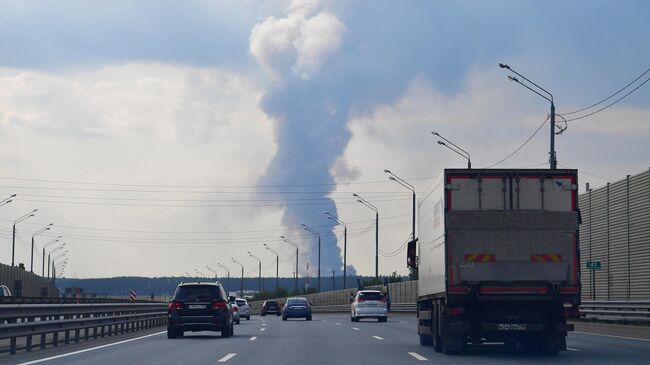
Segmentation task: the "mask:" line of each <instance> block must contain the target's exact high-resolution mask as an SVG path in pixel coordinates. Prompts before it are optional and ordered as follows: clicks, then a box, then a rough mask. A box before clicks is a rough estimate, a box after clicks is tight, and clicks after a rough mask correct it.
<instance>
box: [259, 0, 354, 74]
mask: <svg viewBox="0 0 650 365" xmlns="http://www.w3.org/2000/svg"><path fill="white" fill-rule="evenodd" d="M319 9H320V4H319V2H318V1H295V2H293V3H292V5H291V6H290V7H289V8H288V10H287V12H288V14H287V15H286V17H284V18H275V17H269V18H267V19H266V20H264V21H263V22H261V23H258V24H256V25H255V26H254V27H253V29H252V30H251V35H250V45H249V47H250V51H251V53H252V54H253V55H254V56H255V57H256V58H257V59H258V61H259V62H260V63H262V64H263V65H265V66H266V67H269V68H271V69H273V70H275V71H280V72H288V71H289V70H291V72H292V73H294V74H295V75H297V76H299V77H300V78H302V79H305V80H307V79H309V78H310V76H311V75H312V74H314V73H315V72H318V70H319V69H320V68H321V66H322V64H323V62H325V60H326V59H327V57H328V56H329V55H330V54H332V53H333V52H334V51H336V50H337V49H338V48H339V47H340V45H341V42H342V33H343V30H344V26H343V24H342V23H341V22H340V21H339V20H338V19H337V17H336V16H334V15H332V14H330V13H327V12H324V11H319V12H318V13H316V14H315V15H314V13H315V12H316V11H318V10H319Z"/></svg>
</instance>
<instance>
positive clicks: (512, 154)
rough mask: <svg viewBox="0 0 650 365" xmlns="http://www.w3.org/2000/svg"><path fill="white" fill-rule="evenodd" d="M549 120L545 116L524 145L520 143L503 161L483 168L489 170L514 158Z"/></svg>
mask: <svg viewBox="0 0 650 365" xmlns="http://www.w3.org/2000/svg"><path fill="white" fill-rule="evenodd" d="M549 118H550V115H548V116H546V119H544V121H543V122H542V124H540V125H539V127H537V129H536V130H535V131H534V132H533V134H531V135H530V137H528V138H527V139H526V140H525V141H524V143H522V144H521V145H520V146H519V147H517V148H516V149H515V150H514V151H512V152H511V153H510V154H509V155H507V156H506V157H504V158H503V159H501V160H500V161H499V162H497V163H494V164H492V165H490V166H487V167H484V168H486V169H489V168H492V167H494V166H497V165H500V164H502V163H504V162H505V161H507V160H508V159H509V158H510V157H512V156H514V155H515V154H517V152H519V151H521V149H522V148H524V146H526V145H527V144H528V142H530V141H531V140H532V139H533V137H535V136H536V135H537V133H539V131H540V130H541V129H542V127H544V125H546V122H547V121H548V120H549Z"/></svg>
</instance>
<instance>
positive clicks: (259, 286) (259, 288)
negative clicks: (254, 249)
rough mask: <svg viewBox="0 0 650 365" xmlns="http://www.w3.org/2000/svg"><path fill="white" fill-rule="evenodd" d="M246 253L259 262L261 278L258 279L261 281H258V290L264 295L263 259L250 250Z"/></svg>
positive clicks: (259, 275)
mask: <svg viewBox="0 0 650 365" xmlns="http://www.w3.org/2000/svg"><path fill="white" fill-rule="evenodd" d="M246 253H247V254H248V256H250V257H251V258H253V259H255V260H257V262H258V264H259V267H258V277H259V279H258V280H259V282H258V292H259V293H260V295H262V260H260V258H259V257H257V256H255V255H253V254H252V253H251V252H250V251H246Z"/></svg>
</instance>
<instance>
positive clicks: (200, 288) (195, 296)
mask: <svg viewBox="0 0 650 365" xmlns="http://www.w3.org/2000/svg"><path fill="white" fill-rule="evenodd" d="M174 299H176V300H190V301H191V300H198V301H201V300H219V299H222V298H221V293H219V288H218V287H216V286H207V285H185V286H179V287H178V288H176V293H175V294H174Z"/></svg>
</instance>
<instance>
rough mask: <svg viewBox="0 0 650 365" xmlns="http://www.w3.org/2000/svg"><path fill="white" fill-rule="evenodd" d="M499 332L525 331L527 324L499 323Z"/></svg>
mask: <svg viewBox="0 0 650 365" xmlns="http://www.w3.org/2000/svg"><path fill="white" fill-rule="evenodd" d="M497 329H498V330H499V331H525V330H526V324H525V323H499V324H498V325H497Z"/></svg>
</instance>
